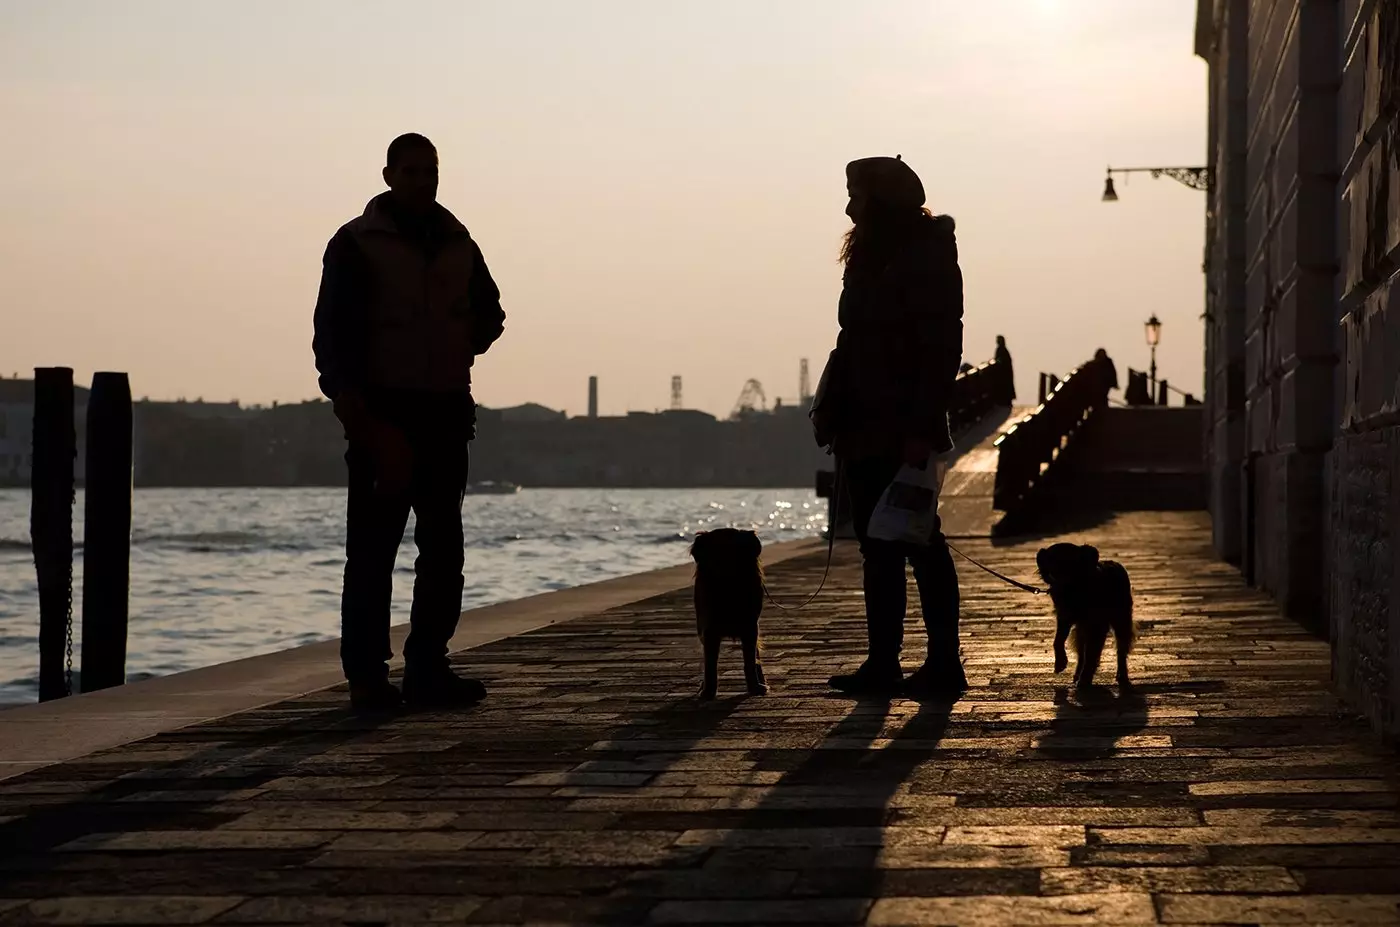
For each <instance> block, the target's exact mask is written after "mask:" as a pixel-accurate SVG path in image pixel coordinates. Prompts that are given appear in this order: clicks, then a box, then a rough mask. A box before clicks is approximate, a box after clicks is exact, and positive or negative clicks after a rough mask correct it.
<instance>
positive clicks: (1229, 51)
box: [1196, 0, 1249, 563]
mask: <svg viewBox="0 0 1400 927" xmlns="http://www.w3.org/2000/svg"><path fill="white" fill-rule="evenodd" d="M1196 52H1197V54H1199V55H1200V56H1201V57H1203V58H1205V59H1206V61H1207V63H1208V64H1209V66H1210V131H1209V151H1208V154H1207V157H1208V160H1207V162H1206V163H1207V164H1208V165H1209V166H1210V167H1211V170H1212V172H1213V177H1214V182H1213V184H1212V188H1211V190H1210V193H1209V194H1208V197H1209V199H1208V202H1207V206H1206V255H1205V270H1206V330H1205V341H1206V344H1205V349H1206V396H1205V411H1206V415H1205V431H1206V435H1205V446H1206V465H1207V467H1208V469H1209V476H1210V493H1209V508H1210V511H1211V516H1212V517H1211V523H1212V531H1213V535H1214V542H1215V549H1216V552H1217V553H1219V554H1220V556H1221V557H1223V558H1224V559H1226V560H1228V561H1230V562H1232V563H1238V562H1239V561H1240V558H1241V556H1242V554H1243V546H1244V537H1243V531H1242V527H1243V524H1244V507H1243V499H1242V482H1243V465H1244V448H1245V440H1244V436H1245V430H1244V425H1245V391H1244V318H1245V219H1244V215H1245V203H1246V199H1245V194H1246V190H1247V186H1246V166H1247V161H1246V151H1247V142H1248V135H1247V132H1246V129H1247V126H1248V120H1247V114H1248V103H1249V95H1248V87H1249V67H1248V64H1249V0H1201V3H1200V22H1199V23H1198V35H1197V43H1196Z"/></svg>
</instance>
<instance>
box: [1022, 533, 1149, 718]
mask: <svg viewBox="0 0 1400 927" xmlns="http://www.w3.org/2000/svg"><path fill="white" fill-rule="evenodd" d="M1035 564H1036V567H1037V568H1038V569H1039V570H1040V576H1041V578H1042V579H1044V580H1045V582H1046V583H1047V584H1048V585H1049V587H1050V599H1051V601H1053V602H1054V603H1055V672H1057V673H1061V672H1064V669H1065V667H1066V666H1068V665H1069V657H1068V656H1067V655H1066V654H1065V641H1066V640H1067V639H1068V638H1069V637H1070V633H1071V632H1073V636H1074V649H1075V655H1076V661H1077V662H1076V665H1075V668H1074V684H1075V685H1076V686H1077V687H1079V688H1081V689H1087V688H1088V687H1089V686H1091V685H1093V684H1094V673H1096V672H1097V671H1098V668H1099V659H1100V658H1101V657H1102V656H1103V648H1104V643H1105V642H1106V641H1107V640H1108V632H1109V631H1112V632H1113V640H1114V648H1115V649H1116V650H1117V651H1118V686H1119V688H1120V689H1125V690H1126V689H1128V688H1130V687H1131V686H1132V682H1131V681H1130V680H1129V679H1128V653H1129V651H1131V650H1132V649H1133V639H1134V637H1135V636H1136V634H1135V632H1134V629H1133V589H1132V584H1131V583H1130V582H1129V581H1128V571H1127V570H1125V569H1124V568H1123V565H1122V564H1121V563H1117V562H1115V561H1113V560H1100V559H1099V551H1098V548H1096V547H1091V546H1090V545H1088V544H1052V545H1050V546H1049V547H1045V548H1042V549H1041V550H1040V552H1039V553H1037V554H1036V555H1035Z"/></svg>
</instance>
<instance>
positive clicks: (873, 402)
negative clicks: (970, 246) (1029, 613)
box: [812, 158, 967, 695]
mask: <svg viewBox="0 0 1400 927" xmlns="http://www.w3.org/2000/svg"><path fill="white" fill-rule="evenodd" d="M846 183H847V189H848V192H849V194H850V203H849V205H848V206H847V207H846V214H847V215H848V216H850V218H851V221H852V222H853V223H854V226H853V228H852V229H851V230H850V231H849V232H848V233H847V235H846V240H845V244H844V246H843V248H842V250H841V260H842V262H843V263H844V264H845V266H846V270H845V275H844V277H843V286H842V291H841V303H840V309H839V321H840V326H841V332H840V335H839V336H838V337H837V340H836V349H835V350H834V351H832V353H831V357H830V359H829V360H828V362H827V369H826V370H825V372H824V373H823V374H822V383H821V385H820V386H819V388H818V395H817V398H816V400H815V401H814V404H813V409H812V421H813V425H814V426H815V429H816V433H817V442H818V444H821V445H823V446H830V447H831V449H832V452H833V453H834V454H835V455H836V458H837V464H838V466H839V468H840V471H841V474H842V477H841V478H842V481H843V483H844V484H845V487H846V490H847V492H848V494H849V498H850V501H851V509H852V516H853V518H854V522H855V530H856V535H857V537H858V538H859V539H860V549H861V554H862V557H863V558H864V585H865V613H866V627H867V631H868V634H869V656H868V657H867V658H866V660H865V662H864V663H863V664H862V665H861V667H860V668H859V669H858V670H856V671H855V672H854V673H850V674H847V675H840V676H834V677H832V679H831V685H832V687H833V688H836V689H840V690H842V691H844V692H849V693H852V694H892V693H894V692H896V691H899V690H900V689H901V688H902V689H903V690H905V691H908V692H910V693H911V694H919V693H924V694H930V695H940V694H955V693H957V692H960V691H962V690H963V689H964V688H966V686H967V680H966V678H965V677H964V675H963V669H962V662H961V660H960V658H959V654H958V604H959V602H958V576H957V571H956V570H955V569H954V567H953V560H952V555H951V554H950V553H949V551H948V546H947V543H946V542H945V541H944V538H943V534H942V530H941V525H937V524H936V525H935V528H934V533H933V537H932V539H931V543H930V544H929V545H928V546H926V547H915V546H912V545H903V544H895V543H891V542H887V541H879V540H873V539H871V538H869V537H868V536H867V534H866V526H867V524H868V522H869V520H870V515H871V513H872V512H873V511H874V509H875V506H876V504H877V502H878V501H879V498H880V495H881V494H882V493H883V492H884V490H885V487H887V486H888V485H889V484H890V482H891V481H892V480H893V478H894V476H895V474H896V473H897V472H898V471H899V468H900V466H901V465H902V464H904V463H909V464H913V465H915V466H926V465H928V462H929V458H930V456H931V455H932V454H935V453H940V452H943V451H947V450H949V449H950V448H951V447H952V446H953V442H952V437H951V435H950V434H949V431H948V406H949V402H950V400H951V398H952V390H953V380H954V379H955V378H956V377H957V374H958V365H959V363H960V362H961V361H962V313H963V294H962V272H961V270H960V269H959V267H958V247H957V240H956V238H955V236H954V233H953V229H954V225H953V220H952V218H951V217H948V216H934V215H932V214H931V213H930V212H929V211H928V210H927V209H925V208H924V188H923V184H922V183H921V182H920V180H919V178H918V175H916V174H915V173H914V171H913V170H911V169H910V167H909V166H908V165H907V164H905V163H904V162H903V160H901V159H900V158H866V159H863V160H859V161H853V162H851V163H850V164H848V165H847V166H846ZM906 562H908V563H910V564H912V566H913V568H914V578H915V581H916V582H917V584H918V589H919V600H920V604H921V605H922V610H923V616H924V627H925V629H926V630H927V632H928V657H927V660H926V661H925V663H924V665H923V667H922V668H920V669H919V670H917V671H916V672H915V673H914V674H912V675H911V676H910V677H909V679H908V680H905V679H904V678H903V670H902V669H901V667H900V650H901V649H902V646H903V639H904V614H905V609H906V579H905V563H906Z"/></svg>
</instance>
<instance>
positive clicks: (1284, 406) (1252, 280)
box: [1244, 0, 1341, 631]
mask: <svg viewBox="0 0 1400 927" xmlns="http://www.w3.org/2000/svg"><path fill="white" fill-rule="evenodd" d="M1338 6H1339V4H1338V0H1252V2H1251V4H1250V10H1249V103H1248V115H1247V120H1248V123H1247V126H1248V129H1247V131H1248V137H1249V141H1248V146H1247V155H1246V159H1247V163H1246V169H1245V174H1246V181H1245V182H1246V186H1247V193H1246V198H1247V204H1246V207H1245V264H1246V271H1245V274H1246V276H1245V314H1244V338H1245V350H1244V355H1245V371H1244V380H1245V384H1244V385H1245V393H1246V398H1245V435H1246V454H1247V458H1248V462H1249V465H1248V467H1247V468H1246V480H1247V484H1248V485H1246V487H1245V491H1246V492H1247V493H1251V494H1252V497H1251V499H1252V503H1253V506H1252V510H1253V512H1254V513H1255V517H1254V520H1253V524H1252V525H1246V526H1245V532H1246V535H1247V537H1246V543H1245V548H1246V551H1247V553H1249V554H1251V555H1252V558H1253V559H1252V562H1251V563H1250V564H1247V569H1249V570H1250V571H1251V573H1252V575H1253V576H1254V578H1255V580H1256V582H1257V583H1258V585H1260V586H1261V587H1262V588H1264V589H1266V590H1268V591H1269V592H1271V593H1272V594H1273V595H1274V596H1275V597H1276V598H1277V599H1278V600H1279V601H1280V603H1281V604H1282V605H1283V607H1284V610H1285V611H1286V612H1287V613H1289V614H1291V615H1293V616H1295V617H1297V618H1299V619H1300V620H1302V621H1304V622H1305V623H1307V624H1308V625H1310V626H1312V627H1313V628H1314V629H1316V630H1319V631H1326V629H1327V618H1326V605H1327V595H1326V590H1327V581H1326V577H1327V571H1326V566H1325V563H1326V556H1325V551H1326V545H1325V541H1324V538H1325V531H1324V530H1323V529H1324V527H1325V525H1326V522H1327V519H1326V518H1325V516H1324V513H1325V511H1326V506H1327V503H1326V492H1325V489H1324V486H1325V480H1324V477H1323V468H1324V463H1325V459H1326V454H1327V452H1328V451H1329V450H1330V449H1331V445H1332V436H1333V433H1334V430H1335V421H1334V412H1333V406H1334V404H1333V399H1332V392H1333V390H1332V385H1333V373H1334V367H1335V363H1336V357H1335V348H1334V334H1333V333H1334V332H1335V330H1336V321H1337V320H1336V309H1335V306H1336V300H1335V297H1334V286H1335V277H1336V273H1337V241H1336V238H1337V236H1336V227H1337V177H1338V168H1337V142H1336V138H1337V129H1336V126H1337V115H1336V113H1337V85H1338V81H1339V77H1340V70H1341V62H1340V42H1339V38H1338V34H1337V26H1338V21H1339V17H1338Z"/></svg>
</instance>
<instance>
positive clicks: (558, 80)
mask: <svg viewBox="0 0 1400 927" xmlns="http://www.w3.org/2000/svg"><path fill="white" fill-rule="evenodd" d="M1194 13H1195V9H1194V4H1190V3H1183V2H1180V0H1136V2H1134V3H1132V4H1125V3H1122V2H1121V0H1074V2H1070V0H985V2H981V3H978V4H966V3H962V2H958V0H871V2H869V3H866V4H860V5H854V4H844V3H840V2H837V0H801V2H798V0H773V2H771V3H764V4H754V3H745V2H739V0H717V2H711V3H705V4H682V3H674V4H658V3H654V2H647V0H597V2H594V3H589V4H577V3H573V2H568V0H510V2H506V0H481V2H474V3H455V2H451V0H421V2H419V3H416V4H414V5H413V6H412V7H411V8H402V7H399V6H395V5H393V4H389V3H387V2H377V0H376V2H371V0H296V2H290V3H283V2H279V3H273V2H271V0H242V2H240V3H238V4H234V3H232V2H214V0H211V2H208V3H201V4H189V3H182V2H178V0H127V2H123V3H121V4H110V5H102V4H92V3H87V2H83V0H43V2H39V0H31V2H25V0H19V2H10V3H6V4H4V5H0V116H3V119H4V124H5V125H6V127H7V130H8V131H7V135H8V137H9V138H10V139H11V140H12V141H11V143H10V144H9V145H6V146H4V147H3V149H0V166H3V170H0V195H3V196H4V198H5V201H6V203H7V210H6V213H5V216H4V218H3V219H0V313H3V317H4V322H5V331H6V337H5V338H4V339H3V340H0V371H4V372H5V373H6V374H7V375H8V374H10V373H19V374H20V375H29V374H31V373H32V369H33V368H34V367H36V366H70V367H73V368H74V369H75V372H76V378H77V381H78V382H79V383H86V382H88V381H89V379H90V377H91V373H92V371H93V370H99V369H114V370H125V371H127V372H129V373H130V374H131V379H132V387H133V391H134V393H135V394H136V395H137V396H141V395H148V396H151V397H153V398H162V399H174V398H177V397H179V396H182V395H183V396H185V397H189V398H193V397H196V396H202V397H203V398H204V399H206V400H209V401H225V400H231V399H237V400H239V401H240V402H243V403H245V404H260V405H267V404H270V403H271V402H272V401H273V400H277V401H279V402H295V401H299V400H302V399H306V398H311V397H313V396H315V395H316V386H315V371H314V368H313V365H312V359H311V351H310V337H311V310H312V306H313V304H314V300H315V291H316V284H317V280H318V277H319V271H320V257H321V252H322V250H323V248H324V246H325V243H326V241H327V239H328V238H329V237H330V235H331V234H332V233H333V232H334V231H335V229H336V228H337V227H338V226H339V225H340V224H341V223H342V222H344V221H346V220H348V219H350V218H351V217H352V216H354V215H356V214H357V213H358V212H359V211H360V210H361V209H362V208H363V206H364V204H365V202H366V201H367V200H368V199H369V198H370V197H371V196H373V195H374V194H375V193H377V192H378V191H379V190H380V189H382V184H381V183H380V181H379V177H378V173H379V168H380V166H381V163H382V160H383V156H384V148H385V145H386V144H387V142H388V141H389V139H390V138H392V137H393V136H394V135H396V134H398V133H400V132H404V131H420V132H423V133H425V134H427V135H428V136H429V137H431V138H432V139H433V140H434V141H435V142H436V143H437V144H438V147H439V149H440V152H441V156H442V187H441V192H440V199H441V201H442V202H443V204H444V205H446V206H447V207H448V208H449V209H452V210H453V211H454V212H455V213H456V214H457V215H458V216H459V217H460V218H461V219H462V220H463V221H464V222H465V223H466V224H467V226H468V227H469V228H470V229H472V231H473V234H474V235H475V236H476V237H477V239H478V240H479V241H480V243H481V245H482V248H483V250H484V252H485V254H486V257H487V260H488V261H489V262H490V265H491V268H492V272H493V274H494V275H495V276H496V278H497V280H498V282H499V283H500V286H501V290H502V302H503V305H504V307H505V309H506V312H507V316H508V317H507V322H506V333H505V336H504V338H503V339H502V340H501V342H500V343H499V344H498V346H497V347H496V348H494V349H493V350H492V351H491V353H490V354H488V355H486V356H485V357H483V358H481V359H480V360H479V362H478V366H477V370H476V375H475V379H476V384H477V387H476V392H477V398H478V400H479V401H480V402H481V403H482V404H484V405H488V406H495V407H503V406H514V405H519V404H521V403H524V402H538V403H541V404H543V405H546V406H549V407H551V408H555V409H563V410H567V411H568V412H570V414H582V413H583V412H584V411H585V410H586V406H587V380H588V377H589V376H590V375H597V376H598V377H599V379H600V395H599V401H600V411H601V412H602V413H603V414H624V413H625V412H627V411H633V410H635V411H652V410H655V409H665V408H668V407H669V406H670V384H671V377H672V376H673V375H680V376H681V377H682V378H683V380H684V392H685V400H686V402H685V404H686V405H687V406H688V407H691V408H697V409H702V410H704V411H707V412H710V413H712V414H715V415H717V416H721V417H722V416H724V415H727V414H728V412H729V411H730V409H731V408H732V407H733V404H734V402H735V400H736V399H737V398H738V396H739V394H740V391H741V390H742V389H743V386H744V383H745V381H747V380H749V379H750V378H753V379H757V380H759V381H760V382H761V383H762V384H763V386H764V389H765V392H766V393H767V395H768V398H769V401H770V404H771V402H772V400H773V399H774V398H776V397H781V398H783V399H784V400H791V399H796V398H797V392H798V382H797V381H798V363H799V361H800V359H801V358H803V357H806V358H808V359H809V360H810V363H811V365H812V368H813V370H812V376H813V379H815V378H816V377H817V376H818V375H819V374H820V371H821V366H822V364H823V362H824V361H825V358H826V354H827V351H828V350H829V349H830V347H831V344H832V342H833V340H834V336H835V332H836V323H835V314H836V297H837V295H838V293H839V289H840V267H839V265H838V264H837V263H836V258H835V255H836V250H837V247H838V244H839V239H840V236H841V234H842V232H843V231H844V229H845V218H844V216H843V215H842V210H843V208H844V203H845V190H844V176H843V168H844V164H845V162H846V161H848V160H850V159H853V158H858V157H864V156H867V155H872V154H895V153H900V154H902V155H903V156H904V158H905V159H906V160H907V161H908V162H909V163H910V164H911V165H913V166H914V167H915V169H916V170H918V171H919V172H920V174H921V175H922V177H923V179H924V183H925V186H926V188H927V189H928V191H929V197H930V202H929V205H930V207H931V208H933V209H934V210H935V211H938V212H946V213H950V214H952V215H953V216H954V217H955V218H956V219H957V221H958V230H959V239H960V245H961V249H962V262H963V268H964V272H965V275H966V280H967V316H966V319H965V339H964V356H965V359H966V360H967V361H968V362H970V363H978V362H981V361H983V360H985V359H987V358H989V357H990V356H991V354H992V350H993V347H994V340H995V336H996V335H998V334H1003V335H1005V336H1006V337H1007V341H1008V345H1009V347H1010V349H1011V352H1012V355H1013V357H1014V359H1015V365H1016V370H1017V374H1018V382H1017V390H1018V393H1019V395H1020V397H1021V398H1022V399H1023V400H1024V399H1028V398H1029V399H1033V398H1034V390H1035V377H1036V374H1037V373H1038V372H1039V371H1041V370H1047V371H1052V372H1057V373H1064V372H1066V371H1067V370H1069V369H1070V368H1072V367H1073V366H1074V365H1075V364H1077V363H1079V362H1080V361H1082V360H1085V359H1087V358H1088V357H1089V356H1090V355H1091V354H1092V353H1093V350H1094V349H1095V348H1097V347H1104V348H1106V349H1107V350H1108V352H1109V353H1110V354H1111V355H1112V356H1113V357H1114V358H1115V360H1116V361H1117V363H1118V367H1119V370H1120V379H1121V378H1122V377H1123V376H1124V373H1125V369H1126V368H1127V367H1130V366H1131V367H1135V368H1139V369H1141V368H1145V367H1146V364H1147V349H1146V346H1145V344H1144V340H1143V333H1142V323H1143V322H1144V321H1145V320H1146V319H1147V317H1148V316H1149V315H1151V314H1153V313H1155V314H1156V315H1157V316H1158V317H1159V318H1161V319H1162V320H1163V323H1164V327H1163V336H1162V344H1161V347H1160V348H1159V349H1158V355H1157V362H1158V369H1159V372H1160V374H1161V376H1163V377H1165V378H1166V379H1168V380H1170V381H1171V382H1172V383H1173V384H1175V385H1178V386H1180V387H1181V388H1182V389H1185V390H1188V391H1190V392H1193V393H1196V394H1198V395H1199V394H1200V393H1201V368H1202V359H1201V344H1202V328H1201V322H1200V318H1199V317H1200V315H1201V312H1202V308H1203V306H1202V302H1203V301H1202V294H1203V291H1204V279H1203V277H1202V274H1201V257H1202V245H1203V240H1204V232H1203V224H1204V223H1203V209H1204V205H1205V204H1204V200H1203V198H1202V195H1201V194H1199V193H1197V192H1195V191H1191V190H1187V189H1185V188H1183V187H1180V186H1178V185H1177V184H1175V183H1173V182H1172V181H1170V180H1160V181H1155V182H1154V181H1152V180H1150V179H1148V178H1146V177H1142V178H1134V179H1133V180H1132V181H1130V182H1124V181H1122V180H1120V181H1119V183H1118V188H1119V193H1120V196H1121V201H1120V202H1119V203H1117V204H1113V205H1111V206H1110V205H1105V204H1102V203H1100V201H1099V194H1100V191H1101V189H1102V178H1103V172H1104V167H1105V165H1107V164H1109V163H1112V164H1113V165H1115V166H1118V165H1123V166H1137V165H1140V164H1147V165H1152V164H1198V163H1201V162H1202V160H1203V158H1204V148H1205V114H1204V102H1203V101H1204V100H1205V69H1204V65H1203V63H1202V62H1200V61H1198V60H1196V59H1194V58H1193V57H1192V54H1191V36H1192V28H1193V17H1194ZM253 62H256V65H254V64H253ZM366 62H375V64H374V66H366V64H365V63H366Z"/></svg>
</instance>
